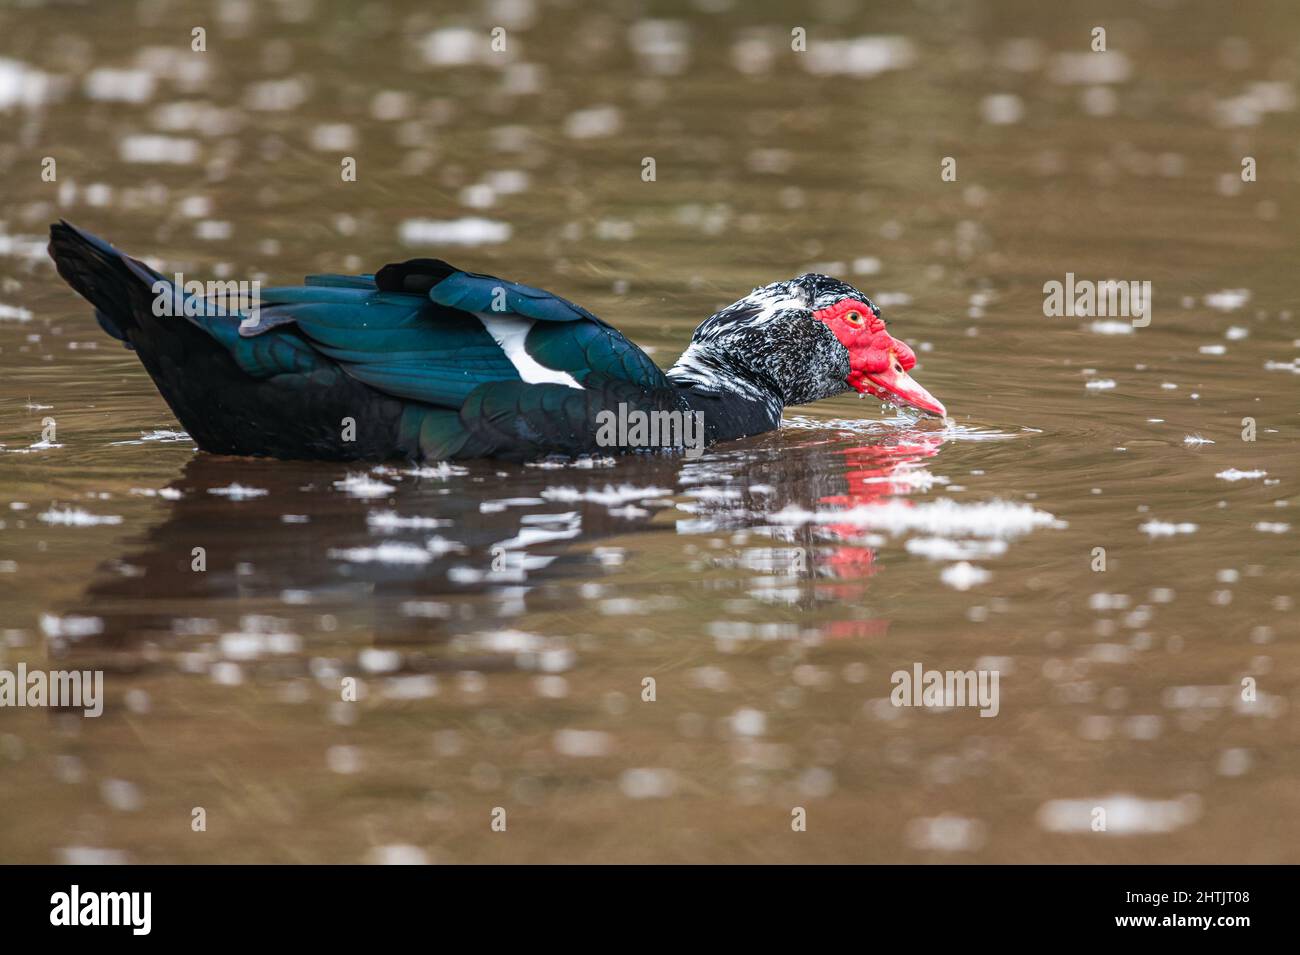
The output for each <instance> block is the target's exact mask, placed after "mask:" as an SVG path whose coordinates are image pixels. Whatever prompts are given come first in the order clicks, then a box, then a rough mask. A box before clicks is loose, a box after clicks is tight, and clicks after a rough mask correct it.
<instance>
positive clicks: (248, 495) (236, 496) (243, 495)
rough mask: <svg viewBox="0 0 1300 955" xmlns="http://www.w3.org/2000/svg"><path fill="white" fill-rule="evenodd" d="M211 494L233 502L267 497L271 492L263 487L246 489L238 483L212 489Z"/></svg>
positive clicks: (209, 491) (210, 489) (209, 490)
mask: <svg viewBox="0 0 1300 955" xmlns="http://www.w3.org/2000/svg"><path fill="white" fill-rule="evenodd" d="M208 493H209V494H215V495H217V496H218V497H224V498H228V499H229V500H232V501H249V500H252V499H253V498H255V497H265V496H266V495H267V494H270V493H271V492H270V491H268V490H267V489H266V488H262V487H246V486H245V485H243V484H239V483H238V482H236V483H234V484H228V485H226V486H225V487H210V488H208Z"/></svg>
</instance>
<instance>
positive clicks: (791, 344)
mask: <svg viewBox="0 0 1300 955" xmlns="http://www.w3.org/2000/svg"><path fill="white" fill-rule="evenodd" d="M915 365H916V355H915V354H914V353H913V351H912V349H911V348H909V347H908V346H907V343H906V342H903V341H900V340H899V339H896V338H894V337H893V336H891V335H890V334H889V332H888V331H887V330H886V328H885V322H884V319H883V318H882V317H881V315H880V309H878V308H877V307H876V306H875V304H873V303H872V301H871V300H870V299H869V298H867V296H866V295H864V294H863V293H862V292H860V291H858V290H857V289H856V288H854V287H853V286H852V285H849V284H848V283H846V282H841V281H840V280H838V279H835V278H831V277H830V276H827V275H818V274H815V273H809V274H807V275H800V276H798V277H796V278H793V279H790V280H789V281H785V282H774V283H772V284H771V285H765V286H762V287H761V288H756V289H754V291H753V292H751V293H750V294H749V295H747V296H745V297H744V298H742V299H740V300H739V301H738V302H735V303H734V304H732V305H729V306H727V307H726V308H724V309H722V310H721V311H719V312H717V313H715V314H714V315H712V316H711V317H710V318H708V319H706V320H705V321H704V322H703V323H702V324H701V325H700V326H699V327H698V328H697V329H696V330H695V334H694V336H693V337H692V338H691V344H690V347H689V348H688V349H687V350H686V352H685V353H684V354H683V355H682V357H681V358H680V359H679V360H678V362H677V364H676V365H675V366H674V367H673V369H672V371H671V372H670V373H669V374H670V376H671V377H674V378H677V379H679V380H683V379H685V380H689V381H690V383H691V384H693V385H695V386H697V387H701V386H702V387H728V384H729V383H728V381H727V380H726V379H731V382H730V383H731V384H735V383H737V382H743V383H747V384H748V385H750V386H752V387H754V388H756V389H758V390H761V391H764V392H767V393H769V394H771V395H772V396H773V399H774V400H775V401H779V402H780V404H782V405H785V406H789V405H802V404H809V403H810V402H813V401H819V400H821V399H822V398H830V397H833V396H835V395H838V394H841V393H843V392H845V391H848V390H850V389H852V390H854V391H857V392H858V394H859V395H860V396H862V397H866V396H867V395H870V396H872V397H873V398H877V399H879V400H881V401H886V402H890V403H893V404H898V405H906V406H908V407H911V408H915V409H917V410H919V411H923V412H925V413H926V414H931V415H937V416H939V417H944V416H945V415H946V414H947V411H946V409H945V408H944V406H943V404H942V403H941V402H940V401H939V400H938V399H936V398H935V397H934V396H933V395H931V394H930V393H929V392H928V391H926V390H925V389H924V388H923V387H921V385H919V384H918V383H917V382H916V381H914V380H913V379H912V378H911V376H910V375H909V374H908V372H909V371H911V370H912V368H913V367H914V366H915Z"/></svg>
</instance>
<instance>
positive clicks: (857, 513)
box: [767, 498, 1067, 538]
mask: <svg viewBox="0 0 1300 955" xmlns="http://www.w3.org/2000/svg"><path fill="white" fill-rule="evenodd" d="M767 518H768V520H770V521H771V522H772V523H774V524H794V525H799V524H852V525H857V526H860V527H870V528H875V529H877V530H883V531H888V532H889V533H891V534H894V535H898V534H904V533H909V532H919V533H924V534H928V535H930V536H932V537H947V536H953V535H958V536H966V537H988V538H1009V537H1017V536H1019V535H1021V534H1027V533H1029V532H1030V531H1032V530H1036V529H1037V528H1040V527H1055V528H1061V527H1065V526H1067V525H1066V523H1065V522H1064V521H1061V520H1058V519H1057V518H1056V517H1054V516H1053V515H1051V514H1049V513H1047V512H1046V511H1040V510H1038V509H1036V508H1034V507H1031V506H1030V505H1028V504H1015V503H1012V502H1010V501H1002V500H997V499H995V500H992V501H984V502H977V503H960V502H958V501H954V500H951V499H949V498H940V499H939V500H937V501H923V502H920V503H916V504H913V503H911V502H910V501H902V500H889V501H882V502H880V503H874V504H860V505H858V506H857V507H852V508H848V509H847V510H842V511H836V510H817V511H809V510H806V509H803V508H799V507H796V506H794V505H791V506H789V507H786V508H784V509H783V510H780V511H777V512H775V513H773V514H769V515H767Z"/></svg>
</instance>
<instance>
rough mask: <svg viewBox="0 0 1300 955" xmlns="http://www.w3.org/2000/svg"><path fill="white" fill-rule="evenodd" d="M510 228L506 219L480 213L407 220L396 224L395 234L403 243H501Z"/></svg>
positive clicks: (508, 235) (506, 237) (508, 234)
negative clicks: (455, 217)
mask: <svg viewBox="0 0 1300 955" xmlns="http://www.w3.org/2000/svg"><path fill="white" fill-rule="evenodd" d="M512 231H513V230H512V229H511V226H510V223H508V222H498V221H496V220H494V219H484V218H482V217H481V216H465V217H464V218H461V219H443V220H440V219H407V220H406V221H404V222H403V223H401V225H399V226H398V236H399V237H400V238H401V240H402V242H403V243H404V244H406V245H488V244H491V243H496V242H505V241H506V240H507V239H509V238H510V235H511V233H512Z"/></svg>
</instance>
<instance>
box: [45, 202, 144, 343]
mask: <svg viewBox="0 0 1300 955" xmlns="http://www.w3.org/2000/svg"><path fill="white" fill-rule="evenodd" d="M49 252H50V258H52V259H53V260H54V265H55V267H56V268H57V269H58V270H59V275H61V276H63V280H64V281H65V282H67V283H68V284H69V285H71V286H72V287H73V289H75V290H76V292H77V293H78V294H79V295H80V296H81V297H82V298H84V299H85V300H86V301H88V302H90V304H92V305H94V306H95V319H96V320H97V321H98V322H99V325H100V327H101V328H103V329H104V331H105V332H107V333H108V334H109V335H112V336H113V337H114V338H116V339H118V340H119V341H122V342H125V343H127V347H128V348H129V347H131V345H130V339H129V337H128V335H129V332H130V330H131V329H132V328H133V327H134V326H135V324H136V320H135V318H134V314H133V313H134V312H135V311H136V310H137V309H141V308H143V309H145V310H146V311H147V310H149V309H151V308H152V305H153V297H154V293H153V283H154V282H155V281H158V280H160V279H162V276H161V275H159V274H158V273H157V272H155V271H154V270H153V269H151V268H149V267H148V266H147V265H145V264H144V263H143V262H139V261H137V260H136V259H133V258H131V257H130V256H128V255H125V254H123V253H121V252H119V251H118V250H117V249H115V248H113V247H112V246H111V245H109V244H108V243H107V242H105V241H104V240H103V239H101V238H99V237H98V236H95V235H91V234H90V233H89V232H83V231H82V230H80V229H78V228H77V227H76V226H74V225H72V224H71V223H69V222H66V221H64V220H62V219H60V220H59V221H58V222H56V223H54V224H53V225H51V226H50V245H49Z"/></svg>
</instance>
